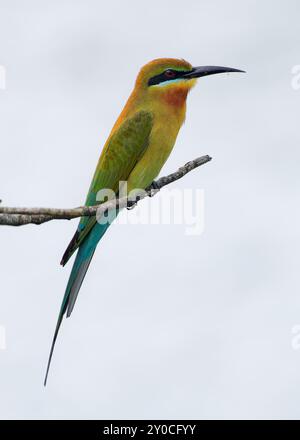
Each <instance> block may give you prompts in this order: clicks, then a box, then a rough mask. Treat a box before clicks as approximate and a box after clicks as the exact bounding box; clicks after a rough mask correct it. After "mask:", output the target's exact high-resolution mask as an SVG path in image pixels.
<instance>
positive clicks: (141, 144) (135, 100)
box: [44, 58, 243, 385]
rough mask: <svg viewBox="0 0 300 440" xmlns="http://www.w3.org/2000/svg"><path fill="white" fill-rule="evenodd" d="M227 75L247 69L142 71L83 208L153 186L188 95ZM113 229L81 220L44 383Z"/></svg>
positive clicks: (152, 67) (150, 67)
mask: <svg viewBox="0 0 300 440" xmlns="http://www.w3.org/2000/svg"><path fill="white" fill-rule="evenodd" d="M225 72H243V71H242V70H238V69H232V68H229V67H219V66H203V67H192V65H191V64H190V63H188V62H187V61H184V60H182V59H174V58H160V59H156V60H154V61H151V62H150V63H148V64H146V65H145V66H144V67H142V69H141V70H140V72H139V74H138V76H137V79H136V82H135V87H134V89H133V91H132V93H131V95H130V97H129V99H128V101H127V103H126V105H125V107H124V109H123V110H122V112H121V114H120V116H119V117H118V119H117V121H116V123H115V125H114V126H113V128H112V130H111V132H110V135H109V137H108V139H107V141H106V143H105V145H104V148H103V150H102V153H101V155H100V158H99V162H98V165H97V168H96V171H95V174H94V177H93V180H92V182H91V186H90V189H89V192H88V195H87V198H86V202H85V204H86V205H87V206H91V205H96V204H97V193H98V191H99V190H101V189H104V188H107V189H111V190H113V191H114V192H117V191H118V187H119V182H120V181H127V191H128V193H129V192H130V191H132V190H134V189H137V188H139V189H143V188H147V187H148V186H150V184H151V183H152V182H153V181H154V179H155V178H156V176H157V175H158V174H159V172H160V170H161V168H162V166H163V165H164V163H165V162H166V160H167V159H168V157H169V154H170V153H171V151H172V149H173V147H174V144H175V141H176V137H177V135H178V132H179V129H180V127H181V126H182V124H183V122H184V119H185V113H186V99H187V95H188V93H189V91H190V90H191V88H192V87H193V86H194V85H195V84H196V81H197V78H200V77H203V76H208V75H214V74H216V73H225ZM109 225H110V222H98V221H97V220H96V218H95V217H83V218H82V219H81V220H80V223H79V225H78V228H77V230H76V232H75V235H74V237H73V238H72V240H71V242H70V244H69V246H68V248H67V249H66V251H65V253H64V255H63V257H62V260H61V264H62V265H63V266H64V265H65V264H66V263H67V261H68V260H69V259H70V257H71V255H72V254H73V253H74V252H75V251H76V250H77V249H78V252H77V255H76V258H75V261H74V264H73V267H72V270H71V274H70V277H69V281H68V284H67V287H66V290H65V294H64V298H63V301H62V305H61V308H60V312H59V316H58V321H57V325H56V329H55V333H54V337H53V342H52V346H51V350H50V355H49V360H48V365H47V371H46V376H45V382H44V384H45V385H46V382H47V377H48V373H49V367H50V363H51V358H52V354H53V349H54V345H55V342H56V338H57V334H58V331H59V328H60V325H61V322H62V319H63V316H64V315H65V314H66V315H67V317H69V316H70V315H71V313H72V310H73V307H74V304H75V301H76V298H77V295H78V292H79V289H80V287H81V284H82V282H83V279H84V277H85V274H86V272H87V270H88V267H89V265H90V262H91V260H92V257H93V255H94V252H95V249H96V247H97V244H98V242H99V241H100V240H101V238H102V237H103V235H104V234H105V232H106V230H107V228H108V227H109Z"/></svg>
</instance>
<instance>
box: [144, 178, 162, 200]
mask: <svg viewBox="0 0 300 440" xmlns="http://www.w3.org/2000/svg"><path fill="white" fill-rule="evenodd" d="M159 190H160V187H159V186H158V185H157V183H156V182H155V181H153V182H152V183H151V185H150V186H149V187H148V188H147V191H148V196H149V197H153V196H155V194H156V193H157V192H158V191H159Z"/></svg>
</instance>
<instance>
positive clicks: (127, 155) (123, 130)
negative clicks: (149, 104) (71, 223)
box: [61, 111, 153, 265]
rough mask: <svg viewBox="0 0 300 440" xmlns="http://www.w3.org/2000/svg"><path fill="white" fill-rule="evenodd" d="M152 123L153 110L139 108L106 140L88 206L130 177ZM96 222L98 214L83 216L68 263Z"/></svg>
mask: <svg viewBox="0 0 300 440" xmlns="http://www.w3.org/2000/svg"><path fill="white" fill-rule="evenodd" d="M152 126H153V116H152V113H150V112H146V111H140V112H138V113H135V114H134V116H132V117H131V118H129V119H126V120H125V121H124V122H123V123H122V124H121V126H120V127H119V129H118V130H117V131H116V132H115V133H113V134H112V136H111V137H110V139H109V141H108V142H107V144H106V146H105V148H104V150H103V152H102V154H101V156H100V159H99V162H98V165H97V168H96V172H95V174H94V177H93V180H92V183H91V186H90V189H89V192H88V195H87V199H86V202H85V205H86V206H92V205H96V204H97V200H96V197H97V193H98V191H99V190H101V189H104V188H109V189H112V190H113V191H114V192H117V190H118V186H119V181H121V180H127V179H128V177H129V175H130V173H131V171H132V170H133V168H134V167H135V165H136V163H137V162H138V160H139V159H140V158H141V156H142V155H143V153H144V152H145V150H146V148H147V147H148V145H149V136H150V133H151V129H152ZM95 223H96V218H95V217H83V218H82V219H81V220H80V223H79V226H78V229H77V231H76V233H75V235H74V237H73V239H72V240H71V242H70V244H69V246H68V248H67V249H66V252H65V253H64V255H63V258H62V261H61V264H62V265H65V264H66V263H67V261H68V260H69V258H70V257H71V255H72V254H73V253H74V252H75V250H76V249H77V248H78V247H79V246H80V245H81V244H82V242H83V241H84V239H85V238H86V236H87V235H88V233H89V232H90V231H91V229H92V228H93V226H94V225H95Z"/></svg>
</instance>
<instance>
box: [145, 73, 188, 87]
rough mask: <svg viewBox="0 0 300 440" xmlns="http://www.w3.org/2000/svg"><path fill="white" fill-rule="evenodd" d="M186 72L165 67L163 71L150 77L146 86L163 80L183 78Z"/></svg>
mask: <svg viewBox="0 0 300 440" xmlns="http://www.w3.org/2000/svg"><path fill="white" fill-rule="evenodd" d="M172 73H173V75H172ZM186 73H188V72H187V71H183V70H174V69H167V70H165V71H164V72H163V73H160V74H159V75H155V76H153V77H152V78H150V79H149V81H148V86H154V85H155V84H160V83H162V82H165V81H170V80H173V79H177V78H183V77H184V75H185V74H186Z"/></svg>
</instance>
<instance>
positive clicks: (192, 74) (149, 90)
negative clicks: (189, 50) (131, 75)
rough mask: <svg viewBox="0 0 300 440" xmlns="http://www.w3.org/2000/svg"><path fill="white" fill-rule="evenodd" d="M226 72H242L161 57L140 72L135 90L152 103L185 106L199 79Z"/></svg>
mask: <svg viewBox="0 0 300 440" xmlns="http://www.w3.org/2000/svg"><path fill="white" fill-rule="evenodd" d="M223 72H241V71H240V70H237V69H232V68H229V67H219V66H204V67H192V65H191V64H190V63H188V62H187V61H185V60H182V59H176V58H159V59H156V60H153V61H150V62H149V63H147V64H146V65H145V66H143V67H142V69H141V70H140V72H139V74H138V77H137V79H136V83H135V91H137V92H139V93H142V95H143V96H144V98H145V94H146V95H147V98H149V99H150V100H155V101H157V100H159V101H161V100H163V101H164V102H166V103H168V104H170V105H172V106H181V105H182V104H184V103H185V100H186V97H187V94H188V92H189V90H190V89H191V88H192V87H193V86H194V85H195V83H196V79H197V78H199V77H202V76H207V75H213V74H216V73H223Z"/></svg>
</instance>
